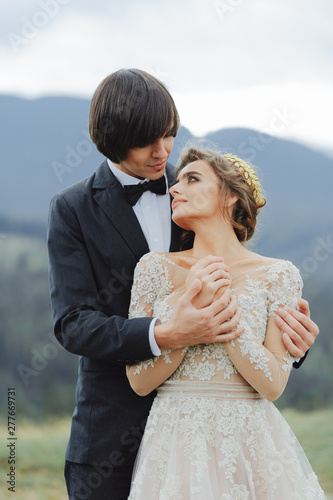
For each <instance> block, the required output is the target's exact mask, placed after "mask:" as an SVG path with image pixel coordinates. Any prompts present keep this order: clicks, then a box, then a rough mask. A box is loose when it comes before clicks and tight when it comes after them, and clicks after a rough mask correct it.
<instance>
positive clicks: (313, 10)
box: [0, 0, 333, 149]
mask: <svg viewBox="0 0 333 500" xmlns="http://www.w3.org/2000/svg"><path fill="white" fill-rule="evenodd" d="M0 37H1V38H0V57H1V78H0V93H3V94H11V95H18V96H23V97H29V98H36V97H39V96H45V95H71V96H77V97H86V98H90V97H91V96H92V93H93V92H94V90H95V88H96V87H97V85H98V83H99V82H100V81H101V80H102V79H103V78H104V77H105V76H106V75H108V74H110V73H112V72H113V71H115V70H117V69H119V68H121V67H137V68H141V69H145V70H146V71H149V72H151V73H153V74H154V75H155V76H157V77H159V78H160V79H161V80H162V81H163V82H164V83H166V85H167V86H168V88H169V89H170V91H171V93H172V95H173V96H174V98H175V101H176V104H177V107H178V109H179V112H180V117H181V121H182V124H183V125H184V126H186V127H187V128H189V129H190V130H191V132H192V133H194V134H196V135H203V134H205V133H207V132H209V131H214V130H217V129H219V128H225V127H237V126H246V127H250V128H254V129H258V130H265V131H266V132H270V133H272V134H273V135H277V136H283V137H289V138H295V139H297V140H300V141H302V142H305V143H308V144H316V145H318V146H323V147H327V148H332V149H333V146H332V128H333V127H332V123H331V121H332V117H333V90H332V82H333V2H332V1H331V0H315V1H314V0H311V1H310V0H150V1H149V0H146V1H135V0H111V1H110V0H0Z"/></svg>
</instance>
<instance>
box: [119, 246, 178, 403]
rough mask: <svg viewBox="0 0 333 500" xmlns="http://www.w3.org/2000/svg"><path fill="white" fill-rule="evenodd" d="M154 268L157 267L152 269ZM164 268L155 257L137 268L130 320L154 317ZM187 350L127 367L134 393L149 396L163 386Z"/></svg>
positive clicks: (146, 260)
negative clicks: (154, 308)
mask: <svg viewBox="0 0 333 500" xmlns="http://www.w3.org/2000/svg"><path fill="white" fill-rule="evenodd" d="M150 265H153V266H154V267H153V268H151V267H150ZM165 279H166V276H165V270H164V268H163V266H162V265H160V264H159V263H158V262H155V261H154V257H151V256H149V254H148V255H146V256H144V257H143V258H142V259H141V260H140V261H139V263H138V264H137V266H136V268H135V272H134V281H133V286H132V292H131V303H130V308H129V318H130V319H132V318H139V317H152V316H153V307H154V302H155V300H156V298H157V297H158V293H159V291H160V288H161V286H162V283H163V280H165ZM186 350H187V348H185V349H183V348H180V349H173V350H172V349H167V350H164V351H162V354H161V356H157V357H155V358H152V359H148V360H146V361H141V362H139V363H137V364H133V365H127V366H126V375H127V378H128V380H129V383H130V385H131V387H132V389H133V390H134V391H135V392H136V393H137V394H138V395H139V396H146V395H147V394H149V393H150V392H152V391H153V390H154V389H156V387H158V386H159V385H161V384H162V383H163V382H164V381H165V380H166V379H167V378H169V377H170V375H171V374H172V373H173V372H174V371H175V370H176V369H177V367H178V366H179V364H180V363H181V361H182V359H183V357H184V356H185V353H186Z"/></svg>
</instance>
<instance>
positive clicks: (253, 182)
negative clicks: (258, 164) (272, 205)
mask: <svg viewBox="0 0 333 500" xmlns="http://www.w3.org/2000/svg"><path fill="white" fill-rule="evenodd" d="M223 158H225V159H226V160H229V161H230V162H231V163H232V164H233V165H235V167H237V168H239V170H240V171H241V173H242V175H243V177H244V179H245V180H246V182H247V183H248V185H249V186H250V188H251V189H252V192H253V197H254V199H255V202H256V205H257V207H258V208H261V207H263V206H264V205H265V204H266V200H265V198H264V197H263V196H262V194H261V193H262V191H261V186H260V182H259V179H258V176H257V174H256V173H255V171H254V170H253V168H252V167H250V165H249V164H248V163H246V162H245V161H244V160H242V159H241V158H238V156H235V155H232V154H229V153H228V154H226V155H223Z"/></svg>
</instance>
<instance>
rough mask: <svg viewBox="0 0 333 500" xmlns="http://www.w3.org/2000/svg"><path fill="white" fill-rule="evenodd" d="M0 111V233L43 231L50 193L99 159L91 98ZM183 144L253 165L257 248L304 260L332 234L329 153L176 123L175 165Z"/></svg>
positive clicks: (9, 102) (12, 105)
mask: <svg viewBox="0 0 333 500" xmlns="http://www.w3.org/2000/svg"><path fill="white" fill-rule="evenodd" d="M0 110H1V114H0V137H1V162H2V182H1V188H0V189H1V191H0V192H1V196H0V231H1V232H5V233H6V232H18V233H22V232H23V233H24V232H25V231H28V232H29V231H30V232H31V233H32V234H34V232H35V233H38V234H39V233H43V231H44V227H45V221H46V218H47V212H48V205H49V200H50V198H51V197H52V195H53V194H54V193H56V192H58V191H60V190H62V189H63V188H65V187H66V186H68V185H71V184H73V183H75V182H77V181H78V180H80V179H82V178H84V177H87V176H89V175H91V174H92V173H93V172H94V170H95V169H96V167H97V166H98V165H99V164H100V163H101V162H102V161H103V157H102V155H101V154H99V153H98V151H97V150H96V148H95V146H94V145H93V144H92V142H91V140H90V138H89V133H88V115H89V101H88V100H85V99H77V98H72V97H44V98H40V99H36V100H26V99H22V98H18V97H13V96H6V95H2V96H0ZM188 141H192V142H195V143H198V142H199V143H203V144H205V145H208V146H213V147H215V148H218V149H219V150H222V151H223V152H232V153H235V154H238V155H239V156H241V157H242V158H244V159H245V160H250V161H251V163H252V164H254V165H255V166H257V167H258V173H259V177H260V179H261V181H262V184H263V190H264V194H265V197H266V198H267V205H266V206H265V208H264V209H263V210H262V213H261V215H260V221H259V224H258V236H257V237H256V241H257V243H256V246H257V245H259V248H260V250H261V251H262V252H264V253H267V254H270V255H272V256H273V255H274V256H275V255H279V254H280V255H281V254H282V255H281V256H285V255H286V254H288V252H290V253H291V254H292V255H291V256H292V257H294V256H295V255H297V258H298V260H299V259H304V258H305V257H306V256H307V255H308V253H309V252H310V253H311V246H313V245H314V244H316V239H317V238H318V237H319V238H320V237H322V238H325V237H326V236H327V235H328V234H332V229H333V228H332V213H333V210H332V209H333V201H332V198H333V197H332V185H333V182H332V181H333V169H332V166H333V160H332V158H330V157H329V156H328V155H327V154H325V153H320V152H318V151H316V150H314V149H312V148H310V147H307V146H305V145H302V144H299V143H296V142H293V141H288V140H283V139H279V138H276V137H273V136H271V135H269V134H262V133H260V132H258V131H255V130H250V129H245V128H231V129H222V130H219V131H217V132H214V133H211V134H208V135H207V136H206V137H205V138H196V137H193V136H192V135H191V133H190V132H189V130H187V129H186V128H184V127H181V129H180V131H179V133H178V136H177V137H176V139H175V145H174V149H173V151H172V154H171V157H170V161H171V162H172V163H173V164H176V163H177V161H178V158H179V153H180V150H181V149H182V147H183V146H185V145H186V144H187V143H188Z"/></svg>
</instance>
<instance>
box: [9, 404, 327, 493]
mask: <svg viewBox="0 0 333 500" xmlns="http://www.w3.org/2000/svg"><path fill="white" fill-rule="evenodd" d="M282 413H283V415H284V417H285V418H286V420H287V421H288V423H289V424H290V426H291V427H292V429H293V431H294V432H295V434H296V435H297V437H298V439H299V441H300V443H301V445H302V446H303V448H304V450H305V452H306V454H307V456H308V458H309V460H310V462H311V465H312V467H313V469H314V470H315V472H316V473H317V475H318V477H319V481H320V483H321V485H322V487H323V489H324V490H325V492H326V493H327V494H328V498H333V467H332V465H333V432H332V428H333V408H332V409H327V410H318V411H315V412H312V413H300V412H297V411H295V410H284V411H283V412H282ZM69 430H70V420H69V419H63V420H57V421H49V422H47V423H44V424H41V425H35V424H33V423H30V422H25V423H23V422H22V423H20V425H19V426H18V428H17V434H16V435H17V438H18V439H17V448H16V456H17V463H16V466H17V480H16V492H15V493H11V492H9V491H8V490H7V486H8V485H7V484H6V480H7V478H6V473H7V472H8V464H7V457H8V452H7V448H6V444H7V441H6V440H7V428H5V427H4V426H1V427H0V435H1V442H0V477H1V483H0V498H1V499H7V498H13V499H15V500H66V499H67V495H66V487H65V482H64V478H63V467H64V454H65V449H66V444H67V440H68V436H69ZM331 495H332V496H331Z"/></svg>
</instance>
